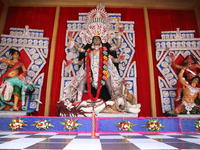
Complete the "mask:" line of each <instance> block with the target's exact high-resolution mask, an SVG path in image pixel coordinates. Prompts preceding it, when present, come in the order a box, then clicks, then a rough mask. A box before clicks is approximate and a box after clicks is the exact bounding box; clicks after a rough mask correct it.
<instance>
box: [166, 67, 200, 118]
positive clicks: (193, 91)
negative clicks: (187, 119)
mask: <svg viewBox="0 0 200 150" xmlns="http://www.w3.org/2000/svg"><path fill="white" fill-rule="evenodd" d="M185 70H186V67H184V68H183V69H182V70H181V72H180V73H179V80H180V83H181V84H182V88H183V98H182V100H181V103H180V104H178V105H177V107H176V108H175V109H174V110H172V111H169V112H168V113H169V114H172V113H175V114H200V105H197V104H196V103H195V99H196V98H197V97H198V98H200V89H199V88H198V87H197V85H198V84H199V81H200V78H199V77H198V76H195V77H194V78H192V79H191V84H189V83H188V82H187V81H185V80H184V79H183V74H184V72H185Z"/></svg>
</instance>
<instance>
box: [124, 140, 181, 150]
mask: <svg viewBox="0 0 200 150" xmlns="http://www.w3.org/2000/svg"><path fill="white" fill-rule="evenodd" d="M127 140H128V141H129V142H131V143H133V144H135V145H136V146H137V147H138V148H140V149H159V150H160V149H177V148H175V147H173V146H170V145H167V144H165V143H162V142H158V141H156V140H153V139H127Z"/></svg>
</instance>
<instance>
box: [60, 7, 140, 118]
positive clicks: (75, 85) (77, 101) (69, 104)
mask: <svg viewBox="0 0 200 150" xmlns="http://www.w3.org/2000/svg"><path fill="white" fill-rule="evenodd" d="M111 22H112V23H114V22H115V29H113V27H112V25H113V24H111ZM119 22H120V19H119V18H118V17H116V18H113V20H112V19H111V18H110V17H109V14H108V13H107V12H106V11H105V8H103V7H102V5H97V8H96V9H93V10H91V11H90V12H89V13H88V14H87V17H86V20H85V24H84V28H82V29H83V30H82V31H80V32H77V33H76V32H74V31H72V32H73V33H71V31H70V30H71V28H70V27H69V31H68V36H67V41H68V45H67V48H68V49H67V57H66V58H67V61H66V65H65V68H67V69H68V70H67V69H66V70H65V71H69V70H70V69H69V68H70V67H72V65H70V64H71V63H72V64H78V65H79V70H78V71H77V72H76V74H75V75H74V74H73V75H74V76H73V77H71V76H70V75H71V74H70V72H68V73H69V74H70V75H69V76H70V77H69V80H68V81H67V82H65V87H64V90H63V95H62V96H63V97H62V98H61V99H60V100H59V102H58V103H57V110H58V112H61V111H60V110H62V112H63V113H64V114H65V115H66V116H73V114H76V115H77V114H83V113H91V112H93V111H95V112H96V113H99V112H107V111H108V112H110V110H111V112H112V113H121V112H130V113H139V112H140V104H136V100H135V99H134V96H133V95H132V94H130V93H129V92H128V89H127V88H126V87H125V89H123V84H122V80H123V79H122V78H121V77H120V75H119V72H120V70H119V68H118V63H119V61H120V60H122V59H124V58H123V55H121V56H119V57H117V50H118V49H119V48H120V47H121V45H122V37H124V36H123V34H124V33H123V25H121V24H120V23H119ZM124 38H126V37H124ZM76 41H77V42H76ZM80 41H81V42H80ZM78 42H79V43H81V44H78ZM74 49H75V50H76V52H78V53H79V59H70V56H72V53H73V50H74ZM119 52H120V51H119ZM120 53H121V54H122V52H120ZM76 56H77V55H76ZM71 58H75V57H71ZM69 62H71V63H69ZM123 63H124V65H125V62H123ZM85 89H87V91H88V98H87V99H86V100H83V93H84V90H85ZM104 91H105V92H104ZM106 92H107V93H108V96H107V94H105V93H106ZM84 99H85V98H84ZM109 108H111V109H110V110H109ZM112 108H113V109H112ZM131 108H133V109H131ZM63 113H60V114H63ZM60 114H59V113H58V115H60ZM71 114H72V115H71Z"/></svg>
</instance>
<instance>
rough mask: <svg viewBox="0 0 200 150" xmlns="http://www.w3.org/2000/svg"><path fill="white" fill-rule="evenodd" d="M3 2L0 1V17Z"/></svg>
mask: <svg viewBox="0 0 200 150" xmlns="http://www.w3.org/2000/svg"><path fill="white" fill-rule="evenodd" d="M3 6H4V5H3V3H2V1H0V18H1V13H2V9H3Z"/></svg>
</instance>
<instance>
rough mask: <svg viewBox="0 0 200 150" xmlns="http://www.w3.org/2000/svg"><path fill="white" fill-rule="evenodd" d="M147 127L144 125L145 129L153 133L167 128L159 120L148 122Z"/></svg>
mask: <svg viewBox="0 0 200 150" xmlns="http://www.w3.org/2000/svg"><path fill="white" fill-rule="evenodd" d="M146 123H147V125H143V127H147V128H146V130H149V131H150V132H152V131H159V130H160V129H161V127H165V126H163V125H162V124H161V123H160V121H158V119H156V120H153V119H152V118H151V119H150V120H149V121H148V122H146Z"/></svg>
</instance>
